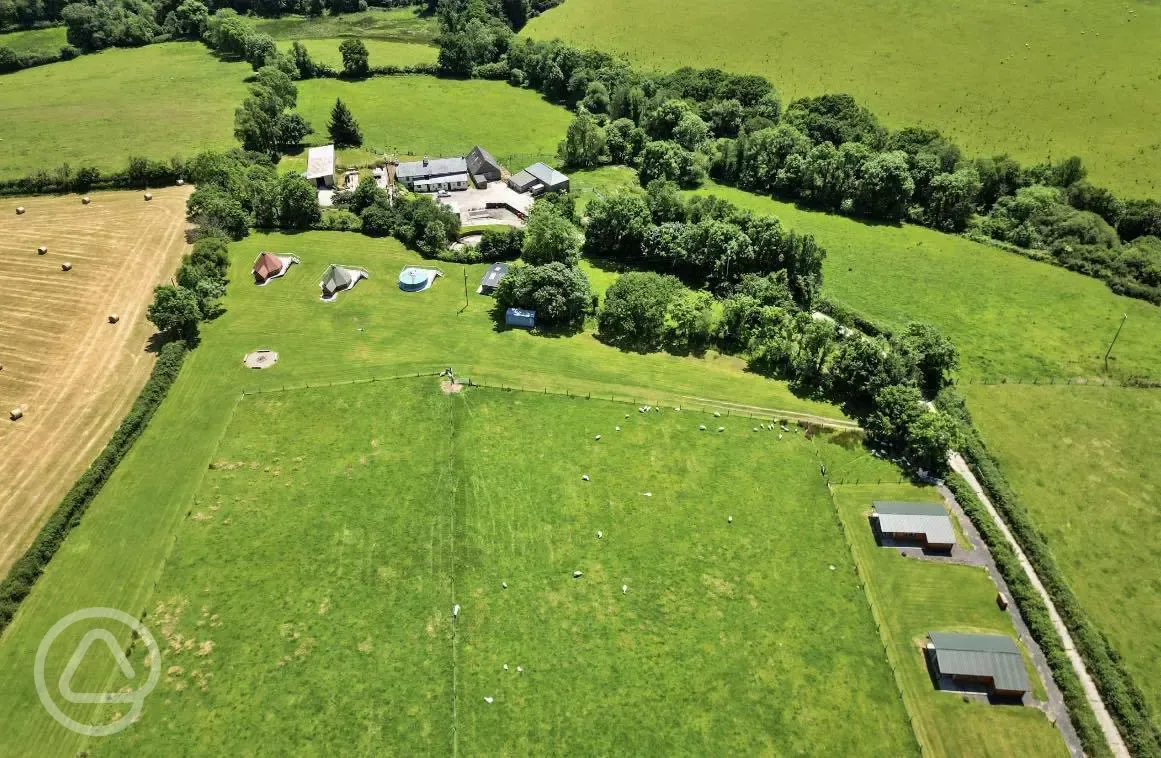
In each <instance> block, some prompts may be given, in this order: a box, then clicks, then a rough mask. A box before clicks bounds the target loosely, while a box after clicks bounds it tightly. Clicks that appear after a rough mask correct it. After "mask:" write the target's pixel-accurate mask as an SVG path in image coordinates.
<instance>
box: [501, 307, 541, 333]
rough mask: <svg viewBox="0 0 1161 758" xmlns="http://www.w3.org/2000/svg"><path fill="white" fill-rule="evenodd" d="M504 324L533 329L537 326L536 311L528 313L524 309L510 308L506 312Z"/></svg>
mask: <svg viewBox="0 0 1161 758" xmlns="http://www.w3.org/2000/svg"><path fill="white" fill-rule="evenodd" d="M504 323H505V324H507V325H508V326H522V327H524V328H526V329H531V328H532V327H534V326H536V311H526V310H524V309H523V308H509V309H508V310H506V311H504Z"/></svg>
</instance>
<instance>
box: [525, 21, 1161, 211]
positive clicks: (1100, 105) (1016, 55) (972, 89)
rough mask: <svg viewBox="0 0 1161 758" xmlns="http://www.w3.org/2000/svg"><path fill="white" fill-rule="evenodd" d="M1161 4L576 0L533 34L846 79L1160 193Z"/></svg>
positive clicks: (1115, 183)
mask: <svg viewBox="0 0 1161 758" xmlns="http://www.w3.org/2000/svg"><path fill="white" fill-rule="evenodd" d="M1158 28H1161V6H1159V5H1158V4H1156V3H1150V2H1131V3H1120V2H1113V0H1099V1H1098V2H1085V1H1084V0H1062V2H1057V3H1012V2H1008V1H1007V0H983V1H982V2H977V3H970V4H960V5H953V6H949V5H947V4H930V5H922V4H914V3H902V2H891V3H886V4H884V3H882V2H871V1H870V0H859V2H855V3H851V2H841V1H840V0H825V1H823V2H813V3H797V2H793V0H769V1H768V2H763V3H755V2H752V1H751V0H721V1H720V2H715V3H705V2H697V1H696V0H568V2H565V3H564V4H563V5H561V6H560V7H558V8H555V9H553V10H551V11H549V12H547V13H545V14H544V15H542V16H540V17H538V18H536V19H534V20H533V21H532V22H531V23H530V24H529V25H528V27H526V29H525V31H524V32H523V33H524V34H526V35H529V36H532V37H535V38H540V39H551V38H554V37H559V38H561V39H564V40H567V41H569V42H572V43H574V44H578V45H581V46H586V47H596V48H598V49H602V50H607V51H610V52H620V53H624V54H625V55H627V56H629V57H630V58H631V59H633V60H634V61H636V62H637V63H639V64H641V65H642V66H645V67H647V68H650V69H656V70H671V69H674V68H677V67H679V66H712V67H718V68H722V69H725V70H728V71H736V72H741V73H758V74H764V75H766V76H767V77H769V78H770V79H771V81H773V82H774V85H775V86H776V87H778V88H779V89H780V90H781V92H782V94H783V97H784V98H785V99H786V100H787V101H789V100H790V99H792V98H795V97H799V96H803V95H815V94H820V93H823V92H850V93H851V94H853V95H855V96H856V97H858V98H859V99H860V100H861V101H863V102H864V103H866V104H867V105H868V106H869V107H870V108H871V109H872V110H874V111H875V112H876V113H877V114H878V115H879V116H880V118H881V119H882V120H883V121H884V123H886V124H887V125H888V126H892V127H902V126H910V125H913V124H917V123H918V124H926V125H932V126H936V127H938V128H940V129H942V130H943V131H945V132H946V133H947V134H949V135H951V136H952V137H954V138H955V139H956V141H957V142H959V143H960V144H961V145H962V146H963V147H964V149H965V150H967V151H968V152H969V153H971V154H973V155H974V154H985V153H986V154H991V153H994V152H1010V153H1012V154H1013V155H1014V156H1016V157H1018V158H1020V159H1021V160H1023V161H1026V162H1039V161H1041V160H1044V159H1046V158H1049V157H1052V158H1057V159H1058V158H1063V157H1066V156H1068V155H1071V154H1077V155H1080V156H1083V157H1084V158H1085V160H1086V163H1087V164H1088V165H1089V166H1090V168H1091V176H1092V178H1093V179H1094V180H1095V181H1097V182H1099V183H1101V184H1103V185H1106V186H1108V187H1110V188H1111V189H1113V190H1115V191H1116V192H1118V193H1120V194H1124V195H1126V196H1129V197H1139V196H1150V197H1154V196H1158V195H1161V133H1159V132H1158V130H1157V126H1156V125H1157V123H1158V121H1159V120H1161V77H1158V76H1157V70H1158V53H1157V46H1156V30H1157V29H1158Z"/></svg>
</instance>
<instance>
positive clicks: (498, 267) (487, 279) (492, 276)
mask: <svg viewBox="0 0 1161 758" xmlns="http://www.w3.org/2000/svg"><path fill="white" fill-rule="evenodd" d="M507 275H508V264H507V263H493V264H492V267H491V268H490V269H488V273H486V274H484V278H483V279H481V280H480V286H481V287H491V288H493V289H495V288H496V287H497V286H498V285H499V284H500V280H501V279H503V278H504V277H505V276H507Z"/></svg>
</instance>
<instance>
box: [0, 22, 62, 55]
mask: <svg viewBox="0 0 1161 758" xmlns="http://www.w3.org/2000/svg"><path fill="white" fill-rule="evenodd" d="M67 44H68V39H66V37H65V28H64V27H63V26H50V27H48V28H46V29H23V30H21V31H18V32H7V33H6V34H0V47H6V48H8V49H9V50H11V51H12V52H14V53H19V54H20V55H27V54H28V53H34V54H45V53H56V52H59V51H60V49H61V48H62V47H64V46H65V45H67Z"/></svg>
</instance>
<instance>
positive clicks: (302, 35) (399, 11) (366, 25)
mask: <svg viewBox="0 0 1161 758" xmlns="http://www.w3.org/2000/svg"><path fill="white" fill-rule="evenodd" d="M254 28H255V30H256V31H258V32H260V33H262V34H269V35H270V36H271V37H273V38H274V39H277V40H295V39H301V40H308V39H330V38H335V37H359V38H361V39H362V40H363V41H364V42H368V41H370V40H387V41H391V42H407V43H412V44H419V45H429V44H432V43H434V41H435V38H436V37H438V36H439V21H438V19H436V17H435V16H434V15H426V14H422V13H420V12H419V11H418V10H417V9H416V8H394V9H390V10H384V9H382V8H370V9H368V10H366V11H364V12H362V13H343V14H340V15H337V16H332V15H330V14H326V15H322V16H313V17H307V16H289V15H288V16H283V17H281V18H262V19H255V21H254Z"/></svg>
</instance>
